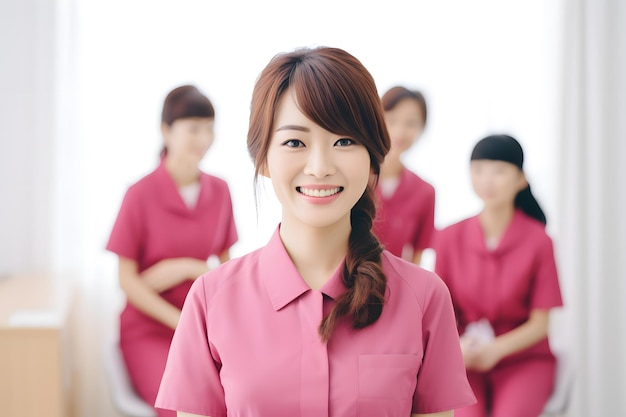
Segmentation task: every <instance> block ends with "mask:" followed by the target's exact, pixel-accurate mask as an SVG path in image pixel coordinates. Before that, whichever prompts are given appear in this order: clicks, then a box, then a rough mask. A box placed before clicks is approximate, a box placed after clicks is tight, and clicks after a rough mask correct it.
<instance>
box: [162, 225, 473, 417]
mask: <svg viewBox="0 0 626 417" xmlns="http://www.w3.org/2000/svg"><path fill="white" fill-rule="evenodd" d="M383 268H384V271H385V273H386V275H387V280H388V287H387V301H386V304H385V306H384V308H383V312H382V315H381V317H380V318H379V319H378V321H376V322H375V323H374V324H372V325H370V326H368V327H366V328H364V329H360V330H354V329H352V328H351V326H350V324H349V323H348V322H347V321H343V320H342V321H340V322H339V323H338V324H337V327H336V328H335V331H334V333H333V335H332V337H331V339H330V341H329V342H328V343H327V344H325V343H322V341H321V339H320V336H319V334H318V326H319V324H320V322H321V320H322V318H323V317H324V315H325V314H327V313H328V312H329V311H330V308H331V307H332V305H333V299H334V298H336V297H337V296H339V295H340V294H342V293H343V292H344V291H345V287H344V285H343V281H342V279H341V269H342V267H339V268H338V270H337V271H336V272H335V273H334V274H333V276H332V277H331V278H330V279H329V281H328V282H327V283H326V284H325V285H324V287H323V288H322V289H321V290H319V291H317V290H312V289H310V288H309V287H308V286H307V284H306V283H305V282H304V280H303V279H302V277H301V276H300V275H299V273H298V271H297V270H296V267H295V266H294V264H293V263H292V261H291V259H290V258H289V255H288V254H287V252H286V250H285V248H284V246H283V244H282V241H281V239H280V235H279V233H278V230H277V231H276V232H275V234H274V235H273V237H272V238H271V240H270V242H269V243H268V245H267V246H265V247H263V248H261V249H258V250H256V251H254V252H252V253H250V254H248V255H246V256H243V257H241V258H238V259H234V260H232V261H229V262H227V263H225V264H223V265H221V266H220V267H219V268H217V269H215V270H213V271H210V272H208V273H207V274H205V275H203V276H202V277H201V278H199V279H198V280H196V282H195V283H194V285H193V287H192V288H191V291H190V293H189V296H188V298H187V301H186V302H185V306H184V308H183V312H182V316H181V320H180V323H179V325H178V327H177V329H176V332H175V335H174V339H173V341H172V345H171V348H170V353H169V357H168V362H167V366H166V369H165V373H164V375H163V379H162V382H161V387H160V390H159V394H158V397H157V401H156V406H157V407H158V408H164V409H170V410H178V411H184V412H188V413H194V414H199V415H206V416H211V417H226V416H227V415H228V416H230V417H234V416H246V417H268V416H272V417H292V416H300V417H324V416H332V417H344V416H351V417H352V416H354V417H356V416H360V417H368V416H376V417H379V416H383V415H384V416H397V417H408V416H409V415H410V413H411V412H413V413H433V412H438V411H443V410H450V409H453V408H456V407H460V406H463V405H468V404H472V403H473V402H475V398H474V395H473V394H472V391H471V388H470V386H469V384H468V382H467V377H466V373H465V368H464V366H463V362H462V358H461V354H460V348H459V339H458V334H457V331H456V327H455V322H454V312H453V309H452V303H451V300H450V295H449V292H448V290H447V288H446V287H445V285H444V283H443V282H442V281H441V279H439V277H437V276H436V275H435V274H434V273H432V272H428V271H426V270H424V269H421V268H420V267H418V266H416V265H413V264H411V263H409V262H406V261H403V260H402V259H399V258H397V257H395V256H393V255H391V254H390V253H389V252H384V253H383Z"/></svg>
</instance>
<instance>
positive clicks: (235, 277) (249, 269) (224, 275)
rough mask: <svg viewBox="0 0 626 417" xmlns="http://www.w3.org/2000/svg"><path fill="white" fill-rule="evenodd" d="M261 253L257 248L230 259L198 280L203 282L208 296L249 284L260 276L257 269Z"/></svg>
mask: <svg viewBox="0 0 626 417" xmlns="http://www.w3.org/2000/svg"><path fill="white" fill-rule="evenodd" d="M260 253H261V249H256V250H254V251H252V252H250V253H248V254H246V255H242V256H239V257H237V258H233V259H230V260H228V261H226V262H224V263H222V264H220V265H219V266H217V267H215V268H214V269H211V270H210V271H208V272H205V273H204V274H203V275H201V276H200V277H199V278H198V281H201V282H202V285H203V287H204V289H205V292H206V294H207V296H209V297H212V296H214V295H216V294H219V293H220V292H221V291H224V290H227V289H231V288H232V287H233V286H239V285H243V286H248V285H249V284H250V280H252V279H254V277H258V274H257V273H256V269H257V268H258V265H259V258H260Z"/></svg>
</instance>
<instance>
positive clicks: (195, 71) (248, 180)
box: [78, 0, 558, 255]
mask: <svg viewBox="0 0 626 417" xmlns="http://www.w3.org/2000/svg"><path fill="white" fill-rule="evenodd" d="M128 3H129V2H122V3H120V2H115V1H113V2H97V3H94V2H87V1H84V2H79V13H78V16H79V19H78V20H79V22H80V24H81V26H80V30H79V36H78V39H79V44H78V53H79V55H78V56H79V62H78V63H79V87H80V90H79V91H80V108H81V117H80V120H81V128H82V130H81V136H82V137H83V139H84V141H85V146H86V147H87V155H86V156H87V158H88V160H89V163H88V164H87V167H88V170H87V172H86V173H85V174H86V175H87V178H88V179H89V187H88V189H86V190H85V192H86V193H87V195H88V196H89V197H88V200H89V201H90V202H91V203H90V208H91V210H89V213H90V217H91V220H89V221H88V223H90V224H91V223H94V222H95V220H97V223H98V224H97V227H96V228H94V229H93V230H92V231H93V234H92V235H90V237H89V238H90V239H92V241H91V244H92V245H96V246H97V245H99V246H100V247H102V246H104V243H105V240H106V238H107V237H108V233H109V230H110V226H111V224H112V221H113V218H114V216H115V214H116V212H117V209H118V207H119V203H120V199H121V197H122V194H123V192H124V191H125V188H126V186H127V185H128V184H129V183H131V182H132V181H135V180H136V179H138V178H139V177H140V176H141V175H143V174H145V173H146V172H148V171H149V170H151V169H152V168H153V167H154V165H155V164H156V160H157V159H156V158H157V153H158V150H159V149H160V146H161V142H160V141H161V139H160V135H159V131H158V127H159V115H160V114H159V112H160V110H161V105H162V102H163V98H164V97H165V94H166V93H167V92H168V91H169V90H170V89H171V88H172V87H174V86H176V85H179V84H182V83H187V82H190V83H194V84H196V85H198V86H199V87H200V88H201V89H202V90H204V91H205V92H206V94H207V95H208V96H209V97H210V98H211V99H212V100H213V101H214V102H215V105H216V111H217V118H216V123H217V125H216V126H217V127H216V129H217V139H216V143H215V145H214V147H213V148H212V149H211V150H210V151H209V154H208V156H207V157H206V160H205V163H204V167H205V169H206V170H207V171H209V172H212V173H215V174H217V175H220V176H222V177H224V178H225V179H227V180H228V181H229V183H230V185H231V188H232V191H233V198H234V205H235V210H236V220H237V224H238V226H239V230H240V235H241V240H240V242H239V243H238V244H237V245H236V247H235V248H234V250H233V251H234V253H235V255H238V254H243V253H245V252H247V251H249V250H250V249H252V248H255V247H257V246H258V245H260V244H263V243H264V242H265V239H266V238H267V236H268V234H269V233H270V232H271V231H273V228H274V226H275V222H276V220H277V218H278V216H277V214H276V213H275V211H276V210H277V206H276V204H275V201H274V200H273V197H272V193H271V189H269V190H268V193H267V199H266V200H265V202H262V203H261V205H260V215H259V220H260V225H259V227H257V223H256V214H255V211H254V207H255V203H254V200H253V190H252V165H251V163H250V161H249V158H248V155H247V152H246V149H245V138H246V132H247V118H248V106H249V102H250V96H251V91H252V86H253V83H254V81H255V79H256V76H257V75H258V73H259V72H260V70H261V69H262V67H263V66H264V65H265V64H266V63H267V61H269V59H270V58H271V57H272V56H273V55H274V54H275V53H277V52H280V51H284V50H289V49H292V48H294V47H297V46H303V45H316V44H325V45H331V46H339V47H343V48H345V49H347V50H348V51H350V52H352V53H353V54H354V55H355V56H357V57H358V58H359V59H361V61H362V62H363V63H364V64H365V65H366V66H367V67H368V68H369V69H370V71H371V72H372V74H373V75H374V77H375V78H376V80H377V83H378V86H379V89H380V90H381V92H383V91H384V90H386V89H387V88H389V87H391V86H392V85H394V84H397V83H400V84H405V85H407V86H409V87H414V88H420V89H423V90H424V92H425V94H426V95H427V97H428V100H429V104H430V115H431V120H430V123H429V126H428V129H427V131H426V134H425V136H424V137H423V138H422V141H421V142H420V143H419V144H418V145H416V147H415V148H414V149H413V150H412V152H411V154H410V155H407V159H406V163H407V165H409V166H410V167H411V168H413V169H415V170H416V171H418V172H419V173H420V174H422V175H423V176H424V177H425V178H427V179H428V180H430V181H431V182H432V183H433V184H434V185H435V186H436V187H437V190H438V202H439V203H440V204H439V205H438V207H437V222H438V224H439V225H445V224H448V223H450V222H451V221H454V220H456V219H458V218H460V217H463V216H466V215H468V214H472V213H474V212H475V210H477V208H478V205H477V204H478V203H477V201H476V200H475V197H474V195H473V192H472V191H471V189H470V187H469V182H468V180H467V178H468V176H467V162H468V158H469V152H470V150H471V146H472V145H473V144H474V143H475V142H476V141H477V140H478V139H480V138H481V137H482V136H484V135H485V134H487V133H490V132H492V131H508V132H511V133H512V134H513V135H515V136H517V137H518V138H519V139H520V141H521V142H522V143H523V144H524V146H525V148H526V151H527V160H528V171H529V172H528V174H529V177H530V178H531V181H532V180H534V181H533V187H534V188H535V190H536V193H537V194H538V198H539V199H540V200H541V201H542V203H544V206H545V208H546V211H547V212H548V216H550V214H552V213H553V208H554V203H555V202H554V201H553V200H552V196H553V195H554V193H553V192H552V191H553V190H554V188H555V166H554V159H555V144H556V140H555V122H556V120H555V118H554V116H553V114H554V108H555V100H556V96H555V94H556V90H555V88H553V87H554V79H555V77H556V74H555V68H556V63H555V60H556V59H557V55H556V54H555V53H554V52H555V48H556V47H557V40H558V36H557V35H558V24H557V23H558V16H556V12H555V10H556V9H555V7H554V6H546V5H545V4H544V2H542V1H531V2H508V3H506V5H504V4H503V2H499V1H479V2H463V1H453V2H450V1H444V2H439V1H437V2H435V1H432V2H424V1H422V2H412V3H407V2H404V1H397V0H394V1H388V2H385V7H384V8H382V7H380V4H379V3H377V2H369V3H368V2H356V1H353V2H329V1H326V2H324V1H322V2H316V3H315V5H311V6H307V7H306V8H304V7H303V8H302V9H294V6H293V2H288V1H285V2H280V1H274V2H269V3H268V2H247V3H246V2H244V3H243V4H242V3H240V2H239V3H238V2H219V3H215V2H203V1H183V2H175V3H173V2H138V1H135V2H130V4H128ZM121 4H123V6H121ZM148 4H149V6H148ZM553 4H556V3H553ZM271 6H274V7H271ZM147 8H149V13H148V12H147V10H148V9H147ZM530 27H532V28H533V30H532V31H531V30H528V28H530ZM112 167H114V169H112Z"/></svg>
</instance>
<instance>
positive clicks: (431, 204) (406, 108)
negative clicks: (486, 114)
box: [374, 86, 435, 265]
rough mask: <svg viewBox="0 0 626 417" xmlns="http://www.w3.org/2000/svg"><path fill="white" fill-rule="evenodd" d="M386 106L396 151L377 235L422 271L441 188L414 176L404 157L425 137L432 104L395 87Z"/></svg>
mask: <svg viewBox="0 0 626 417" xmlns="http://www.w3.org/2000/svg"><path fill="white" fill-rule="evenodd" d="M382 103H383V109H384V110H385V121H386V124H387V129H388V130H389V138H390V140H391V149H390V151H389V153H388V154H387V155H386V156H385V161H384V162H383V164H382V165H381V167H380V179H379V182H378V187H377V189H376V195H377V197H378V201H379V208H378V213H377V219H376V222H374V233H375V234H376V236H378V238H379V240H380V241H381V243H382V244H383V245H384V246H385V249H387V250H389V251H390V252H391V253H393V254H394V255H396V256H400V257H402V258H404V259H406V260H408V261H411V262H413V263H416V264H418V265H419V263H420V261H421V259H422V253H423V251H424V250H425V249H427V248H430V247H431V246H432V239H433V235H434V233H435V188H434V187H433V186H432V185H431V184H430V183H428V182H426V181H424V180H423V179H422V178H420V177H419V176H418V175H417V174H416V173H414V172H413V171H411V170H409V169H408V168H407V167H406V166H405V165H404V163H403V162H402V155H404V154H405V153H406V152H407V151H408V150H409V149H411V148H412V147H413V145H414V144H415V143H416V142H417V140H418V139H419V138H420V136H422V133H423V132H424V128H425V127H426V120H427V115H428V112H427V106H426V100H425V99H424V95H423V94H422V93H421V92H419V91H414V90H409V89H407V88H405V87H402V86H395V87H392V88H391V89H389V90H387V92H386V93H385V94H383V96H382Z"/></svg>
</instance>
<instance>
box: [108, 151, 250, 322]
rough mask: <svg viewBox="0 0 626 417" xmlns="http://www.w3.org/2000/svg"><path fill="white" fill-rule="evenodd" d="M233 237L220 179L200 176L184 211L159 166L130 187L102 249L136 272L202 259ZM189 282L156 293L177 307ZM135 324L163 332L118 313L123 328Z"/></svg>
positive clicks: (129, 311)
mask: <svg viewBox="0 0 626 417" xmlns="http://www.w3.org/2000/svg"><path fill="white" fill-rule="evenodd" d="M237 237H238V236H237V230H236V227H235V221H234V217H233V210H232V202H231V198H230V192H229V189H228V185H227V183H226V182H225V181H224V180H222V179H220V178H217V177H214V176H211V175H208V174H206V173H201V176H200V195H199V196H198V202H197V204H196V207H194V208H192V209H189V208H188V207H187V206H186V205H185V203H184V201H183V199H182V198H181V196H180V194H179V192H178V189H177V187H176V184H175V183H174V181H173V180H172V178H171V177H170V175H169V174H168V172H167V170H166V169H165V165H164V164H163V162H161V164H159V166H158V167H157V169H156V170H154V171H153V172H151V173H150V174H148V175H147V176H145V177H144V178H142V179H141V180H139V181H138V182H136V183H135V184H133V185H132V186H131V187H129V189H128V191H127V192H126V195H125V196H124V200H123V202H122V206H121V208H120V211H119V214H118V217H117V219H116V221H115V224H114V226H113V230H112V232H111V236H110V238H109V241H108V244H107V246H106V248H107V249H108V250H110V251H111V252H114V253H116V254H117V255H119V256H122V257H125V258H129V259H133V260H135V261H136V262H137V265H138V272H140V273H141V272H142V271H144V270H146V269H147V268H149V267H150V266H152V265H154V264H155V263H157V262H159V261H161V260H164V259H167V258H179V257H190V258H196V259H200V260H206V259H208V258H209V256H211V255H218V254H220V253H222V252H224V251H225V250H227V249H229V248H230V247H231V246H232V245H233V244H234V243H235V242H236V241H237ZM192 282H193V281H192V280H187V281H185V282H182V283H181V284H179V285H178V286H176V287H173V288H171V289H169V290H167V291H165V292H163V293H162V294H161V295H162V296H163V297H164V298H165V299H166V300H168V301H169V302H170V303H172V304H173V305H175V306H177V307H179V308H181V307H182V305H183V302H184V300H185V297H186V295H187V292H188V291H189V288H190V287H191V284H192ZM136 320H142V321H145V320H147V321H149V322H151V323H153V325H155V326H161V327H164V328H165V326H163V325H161V324H160V323H158V322H156V321H155V320H152V319H148V317H147V316H145V315H144V314H143V313H141V312H140V311H139V310H136V309H135V308H134V307H133V306H132V305H130V304H128V305H127V306H126V308H125V311H124V312H123V313H122V326H124V324H125V322H126V321H136ZM129 324H130V323H129Z"/></svg>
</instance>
